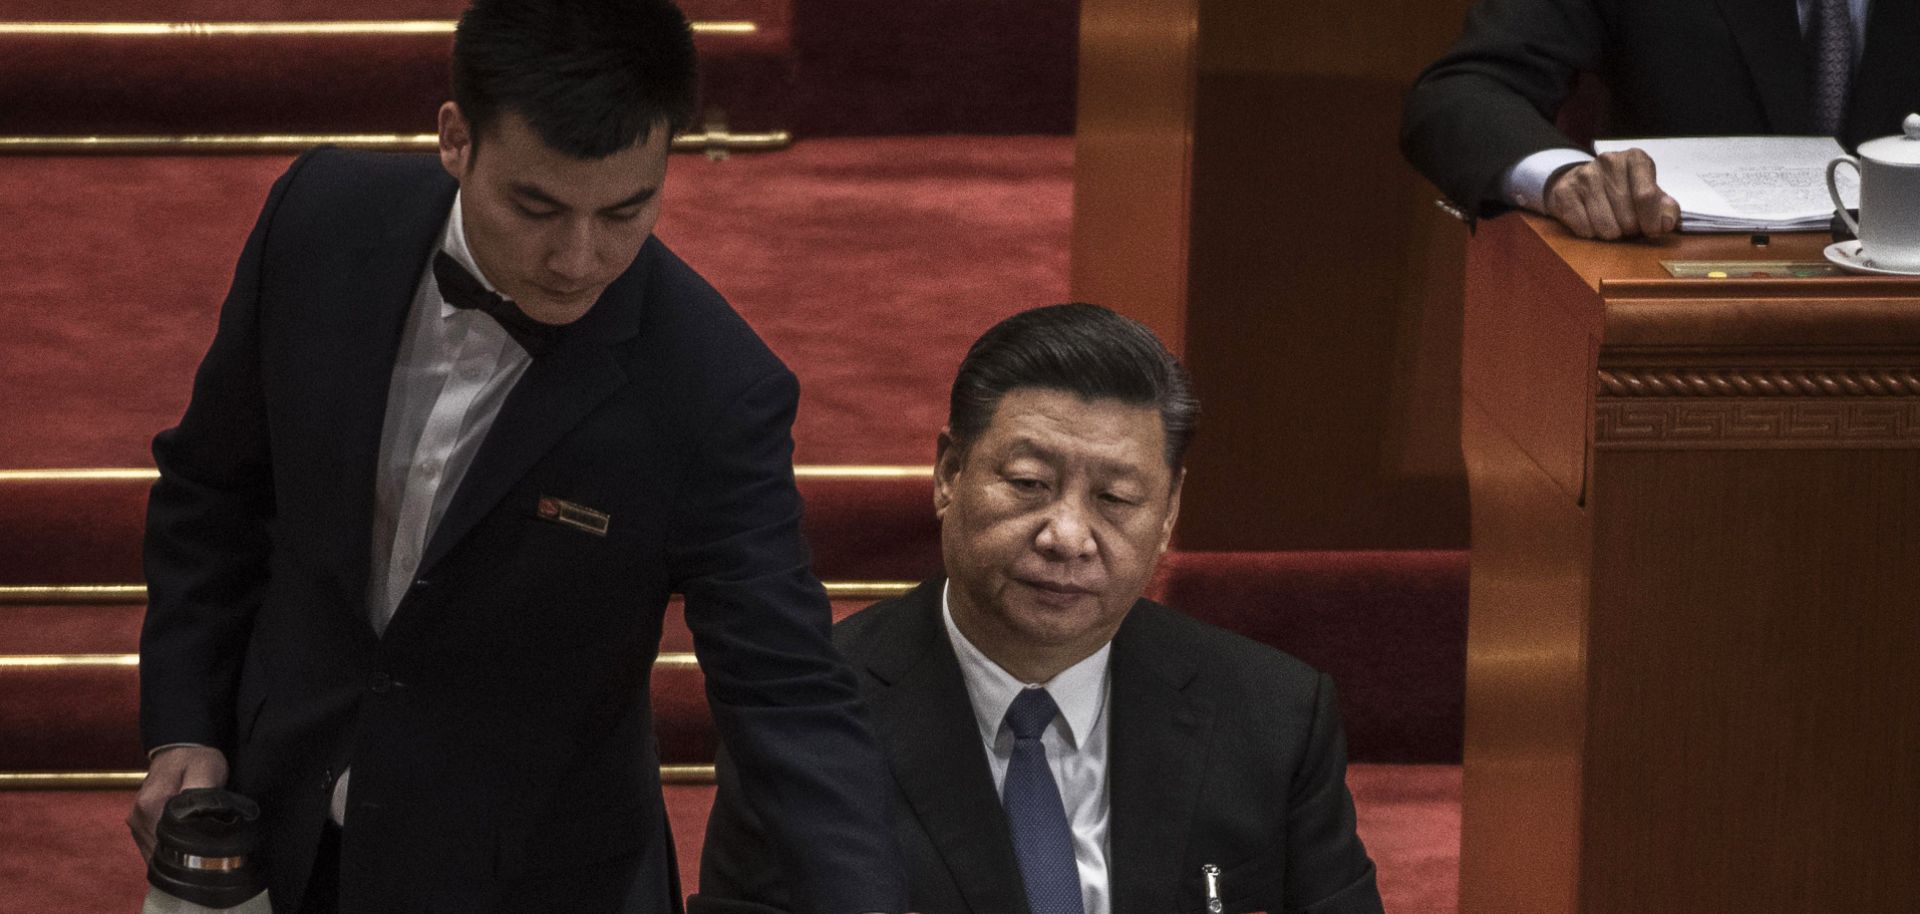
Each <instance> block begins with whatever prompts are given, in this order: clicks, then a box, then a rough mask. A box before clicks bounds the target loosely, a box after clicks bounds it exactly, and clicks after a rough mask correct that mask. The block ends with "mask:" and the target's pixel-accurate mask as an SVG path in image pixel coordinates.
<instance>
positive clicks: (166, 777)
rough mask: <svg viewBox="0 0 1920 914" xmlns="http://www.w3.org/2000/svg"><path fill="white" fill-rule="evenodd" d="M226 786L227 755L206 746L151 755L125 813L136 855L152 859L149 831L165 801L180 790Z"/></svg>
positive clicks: (176, 749)
mask: <svg viewBox="0 0 1920 914" xmlns="http://www.w3.org/2000/svg"><path fill="white" fill-rule="evenodd" d="M226 783H227V756H226V754H225V753H223V752H221V751H220V750H218V749H215V748H212V747H210V746H170V747H168V748H165V749H161V750H160V751H159V752H156V753H154V756H153V759H152V760H151V761H149V762H148V763H147V779H146V780H145V781H142V782H141V783H140V792H139V793H137V794H135V795H134V797H133V811H132V812H129V813H127V828H129V829H131V830H132V831H133V843H135V844H137V845H139V846H140V856H141V857H142V858H145V859H149V860H150V859H152V858H153V844H154V838H153V829H154V826H156V825H158V824H160V814H161V812H162V811H163V810H165V809H166V808H167V801H168V800H171V799H173V797H174V795H175V794H178V793H179V792H180V791H182V790H190V789H192V788H195V787H224V786H226Z"/></svg>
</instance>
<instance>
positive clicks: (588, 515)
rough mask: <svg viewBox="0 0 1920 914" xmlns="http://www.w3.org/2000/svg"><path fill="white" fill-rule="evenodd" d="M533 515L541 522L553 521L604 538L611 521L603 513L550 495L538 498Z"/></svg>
mask: <svg viewBox="0 0 1920 914" xmlns="http://www.w3.org/2000/svg"><path fill="white" fill-rule="evenodd" d="M533 513H534V515H535V516H537V517H539V518H540V519H541V520H548V521H553V522H554V523H556V524H559V525H561V526H563V527H572V528H573V529H575V530H584V531H586V532H588V533H591V534H593V535H594V536H606V535H607V525H608V524H609V523H611V522H612V520H613V518H612V517H611V516H610V515H608V514H607V513H605V512H603V511H595V510H594V509H592V508H589V507H587V506H586V505H580V504H575V503H573V502H570V501H567V500H566V499H564V498H554V497H553V496H551V495H542V496H540V502H539V504H537V505H535V506H534V509H533Z"/></svg>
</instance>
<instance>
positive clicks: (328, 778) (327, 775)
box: [320, 768, 333, 793]
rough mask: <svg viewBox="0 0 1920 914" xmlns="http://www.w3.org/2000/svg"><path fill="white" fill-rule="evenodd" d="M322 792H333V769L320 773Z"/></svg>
mask: <svg viewBox="0 0 1920 914" xmlns="http://www.w3.org/2000/svg"><path fill="white" fill-rule="evenodd" d="M320 792H321V793H332V792H333V769H332V768H328V769H326V770H325V771H322V772H320Z"/></svg>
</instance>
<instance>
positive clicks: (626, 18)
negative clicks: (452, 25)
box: [453, 0, 699, 159]
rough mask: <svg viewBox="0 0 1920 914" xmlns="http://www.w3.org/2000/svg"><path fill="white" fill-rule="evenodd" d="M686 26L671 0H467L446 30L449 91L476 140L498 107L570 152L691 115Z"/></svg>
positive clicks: (670, 126) (683, 124)
mask: <svg viewBox="0 0 1920 914" xmlns="http://www.w3.org/2000/svg"><path fill="white" fill-rule="evenodd" d="M698 95H699V77H698V63H697V60H696V57H695V54H694V49H693V29H692V27H691V26H689V25H688V24H687V17H686V16H685V15H684V14H682V13H681V12H680V9H679V7H677V6H674V5H673V3H671V2H669V0H474V4H473V6H472V7H470V8H468V9H467V11H466V13H464V14H462V15H461V17H460V25H459V28H457V29H456V30H455V31H454V36H453V101H454V103H455V104H457V105H459V106H460V111H461V113H462V114H464V115H465V116H466V118H467V121H468V123H470V124H471V125H472V126H473V136H474V140H475V142H478V140H479V137H480V135H481V134H482V133H484V132H485V131H486V129H487V128H488V127H489V126H491V125H492V124H494V123H495V122H496V121H497V120H498V118H499V117H500V115H501V114H502V113H503V112H505V111H514V112H517V113H519V114H520V116H522V117H524V118H526V119H527V122H528V124H530V125H531V126H532V127H533V130H534V132H535V133H537V134H538V135H539V136H540V140H541V141H542V142H544V143H546V144H547V145H548V146H549V147H552V148H553V149H554V150H556V151H559V152H562V153H565V154H567V155H570V156H574V157H575V158H581V159H599V158H605V157H606V156H609V155H612V154H614V153H616V152H619V151H621V150H623V149H627V148H629V147H631V146H633V145H634V144H635V143H644V142H646V141H647V140H648V139H649V138H650V137H651V136H652V134H653V131H654V130H655V129H656V128H659V127H662V126H664V127H665V128H666V130H667V131H668V132H669V135H671V134H673V133H678V132H680V131H682V130H685V129H686V128H687V126H688V125H689V124H691V123H692V121H693V114H694V105H695V104H696V101H697V99H698Z"/></svg>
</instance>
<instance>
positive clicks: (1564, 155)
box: [1500, 148, 1593, 213]
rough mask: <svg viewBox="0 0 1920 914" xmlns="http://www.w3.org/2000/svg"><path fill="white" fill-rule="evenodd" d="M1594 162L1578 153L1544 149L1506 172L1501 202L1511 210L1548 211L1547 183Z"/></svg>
mask: <svg viewBox="0 0 1920 914" xmlns="http://www.w3.org/2000/svg"><path fill="white" fill-rule="evenodd" d="M1591 161H1593V156H1590V155H1588V154H1586V153H1584V152H1582V151H1580V150H1578V149H1566V148H1561V149H1542V150H1540V151H1539V152H1536V153H1534V154H1533V155H1530V156H1527V157H1526V158H1524V159H1521V160H1520V161H1518V162H1515V163H1514V164H1513V167H1512V168H1509V169H1507V172H1506V174H1505V175H1502V176H1501V178H1500V198H1501V199H1500V202H1501V203H1504V204H1506V205H1508V206H1518V207H1521V208H1522V209H1530V210H1533V211H1534V212H1536V213H1544V212H1546V211H1547V182H1548V181H1551V180H1553V176H1554V175H1556V174H1559V173H1560V171H1561V170H1562V169H1566V168H1571V167H1573V166H1575V165H1583V164H1585V163H1587V162H1591Z"/></svg>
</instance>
